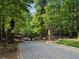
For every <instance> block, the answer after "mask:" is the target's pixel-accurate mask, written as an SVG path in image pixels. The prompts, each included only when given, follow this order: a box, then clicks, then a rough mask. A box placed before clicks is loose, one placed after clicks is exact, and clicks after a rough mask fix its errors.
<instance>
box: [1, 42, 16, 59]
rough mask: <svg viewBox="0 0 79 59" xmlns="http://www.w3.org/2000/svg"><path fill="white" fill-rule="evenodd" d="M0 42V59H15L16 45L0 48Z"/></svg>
mask: <svg viewBox="0 0 79 59" xmlns="http://www.w3.org/2000/svg"><path fill="white" fill-rule="evenodd" d="M2 44H3V43H1V42H0V59H17V44H11V45H7V46H6V47H3V46H2Z"/></svg>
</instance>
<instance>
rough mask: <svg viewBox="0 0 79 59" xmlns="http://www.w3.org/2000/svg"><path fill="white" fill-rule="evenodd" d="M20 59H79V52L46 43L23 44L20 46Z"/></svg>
mask: <svg viewBox="0 0 79 59" xmlns="http://www.w3.org/2000/svg"><path fill="white" fill-rule="evenodd" d="M18 58H19V59H79V51H78V50H76V49H74V48H68V47H67V48H66V47H64V46H59V45H56V44H49V43H46V42H35V41H33V42H29V41H27V42H23V43H20V44H19V53H18Z"/></svg>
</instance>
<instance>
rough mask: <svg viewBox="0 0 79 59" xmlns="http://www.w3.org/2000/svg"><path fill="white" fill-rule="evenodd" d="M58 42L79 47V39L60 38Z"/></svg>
mask: <svg viewBox="0 0 79 59" xmlns="http://www.w3.org/2000/svg"><path fill="white" fill-rule="evenodd" d="M57 43H59V44H65V45H69V46H73V47H78V48H79V40H66V39H65V40H64V39H63V40H59V41H58V42H57Z"/></svg>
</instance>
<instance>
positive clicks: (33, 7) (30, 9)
mask: <svg viewBox="0 0 79 59" xmlns="http://www.w3.org/2000/svg"><path fill="white" fill-rule="evenodd" d="M28 9H29V11H30V13H31V14H32V15H33V14H35V13H36V9H35V4H31V7H28Z"/></svg>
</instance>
